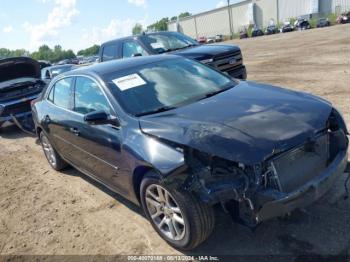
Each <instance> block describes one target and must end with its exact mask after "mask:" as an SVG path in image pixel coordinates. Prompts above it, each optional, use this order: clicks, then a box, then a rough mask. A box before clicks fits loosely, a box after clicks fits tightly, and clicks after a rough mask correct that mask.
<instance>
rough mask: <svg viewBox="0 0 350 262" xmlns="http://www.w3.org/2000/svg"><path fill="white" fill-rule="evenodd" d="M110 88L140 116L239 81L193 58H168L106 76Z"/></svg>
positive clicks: (177, 105) (129, 108) (179, 104)
mask: <svg viewBox="0 0 350 262" xmlns="http://www.w3.org/2000/svg"><path fill="white" fill-rule="evenodd" d="M105 78H106V79H105V81H106V82H107V83H108V84H109V87H110V90H111V91H112V93H113V95H114V96H115V97H116V98H117V100H118V102H119V103H120V104H121V106H122V107H123V108H124V109H125V111H127V112H128V113H130V114H132V115H136V116H140V115H144V114H148V113H151V112H154V111H157V110H159V109H161V108H164V107H166V108H169V107H179V106H183V105H185V104H190V103H193V102H195V101H198V100H200V99H205V98H206V97H207V96H208V95H210V94H213V93H219V92H223V91H225V90H226V89H229V88H232V87H233V86H235V85H236V84H237V82H236V81H234V80H232V79H231V78H230V77H228V76H226V75H224V74H221V73H219V72H217V71H215V70H214V69H212V68H210V67H207V66H205V65H203V64H201V63H199V62H195V61H192V60H189V59H179V58H173V59H167V60H165V61H159V62H154V63H150V64H145V65H142V66H138V67H135V68H132V69H128V70H124V71H118V72H114V73H109V74H108V75H106V76H105Z"/></svg>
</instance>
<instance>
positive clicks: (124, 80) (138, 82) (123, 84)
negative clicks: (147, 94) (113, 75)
mask: <svg viewBox="0 0 350 262" xmlns="http://www.w3.org/2000/svg"><path fill="white" fill-rule="evenodd" d="M113 83H114V84H116V85H117V87H119V89H120V90H121V91H125V90H128V89H130V88H134V87H138V86H143V85H145V84H146V82H145V80H143V79H142V78H141V77H140V76H139V75H138V74H132V75H127V76H123V77H120V78H117V79H114V80H113Z"/></svg>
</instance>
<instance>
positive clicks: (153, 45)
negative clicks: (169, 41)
mask: <svg viewBox="0 0 350 262" xmlns="http://www.w3.org/2000/svg"><path fill="white" fill-rule="evenodd" d="M151 46H152V48H153V49H158V48H164V45H163V44H162V43H158V42H156V43H151Z"/></svg>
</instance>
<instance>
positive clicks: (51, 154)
mask: <svg viewBox="0 0 350 262" xmlns="http://www.w3.org/2000/svg"><path fill="white" fill-rule="evenodd" d="M40 143H41V146H42V148H43V150H44V154H45V157H46V159H47V161H48V162H49V164H50V166H51V167H52V168H53V169H55V170H56V171H60V170H62V169H64V168H65V167H67V163H66V162H65V161H64V160H63V159H62V158H61V157H60V155H59V154H58V153H57V151H56V150H55V149H54V148H53V146H52V145H51V143H50V141H49V139H48V138H47V136H46V135H45V134H44V132H41V133H40Z"/></svg>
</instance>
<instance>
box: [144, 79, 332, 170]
mask: <svg viewBox="0 0 350 262" xmlns="http://www.w3.org/2000/svg"><path fill="white" fill-rule="evenodd" d="M331 111H332V106H331V104H329V103H328V102H326V101H324V100H322V99H320V98H317V97H314V96H312V95H308V94H304V93H298V92H294V91H289V90H286V89H282V88H278V87H273V86H269V85H263V84H257V83H253V82H240V84H238V85H237V86H235V87H234V88H232V89H230V90H228V91H226V92H223V93H221V94H218V95H216V96H213V97H211V98H208V99H204V100H200V101H198V102H196V103H192V104H190V105H187V106H184V107H180V108H177V109H175V110H171V111H167V112H164V113H160V114H156V115H149V116H145V117H142V118H140V127H141V129H142V131H143V132H144V133H146V134H149V135H151V136H154V137H157V138H160V139H163V140H167V141H171V142H175V143H177V144H180V145H185V146H188V147H191V148H193V149H196V150H199V151H201V152H205V153H208V154H211V155H215V156H217V157H221V158H224V159H227V160H231V161H236V162H241V163H244V164H254V163H260V162H262V161H264V160H266V159H267V158H268V157H270V156H272V155H273V154H277V153H280V152H283V151H285V150H288V149H291V148H293V147H295V146H297V145H300V144H302V143H303V142H305V141H306V140H307V139H308V138H312V137H314V135H315V133H316V132H318V131H320V130H323V129H324V128H325V127H326V122H327V120H328V117H329V116H330V114H331Z"/></svg>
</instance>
